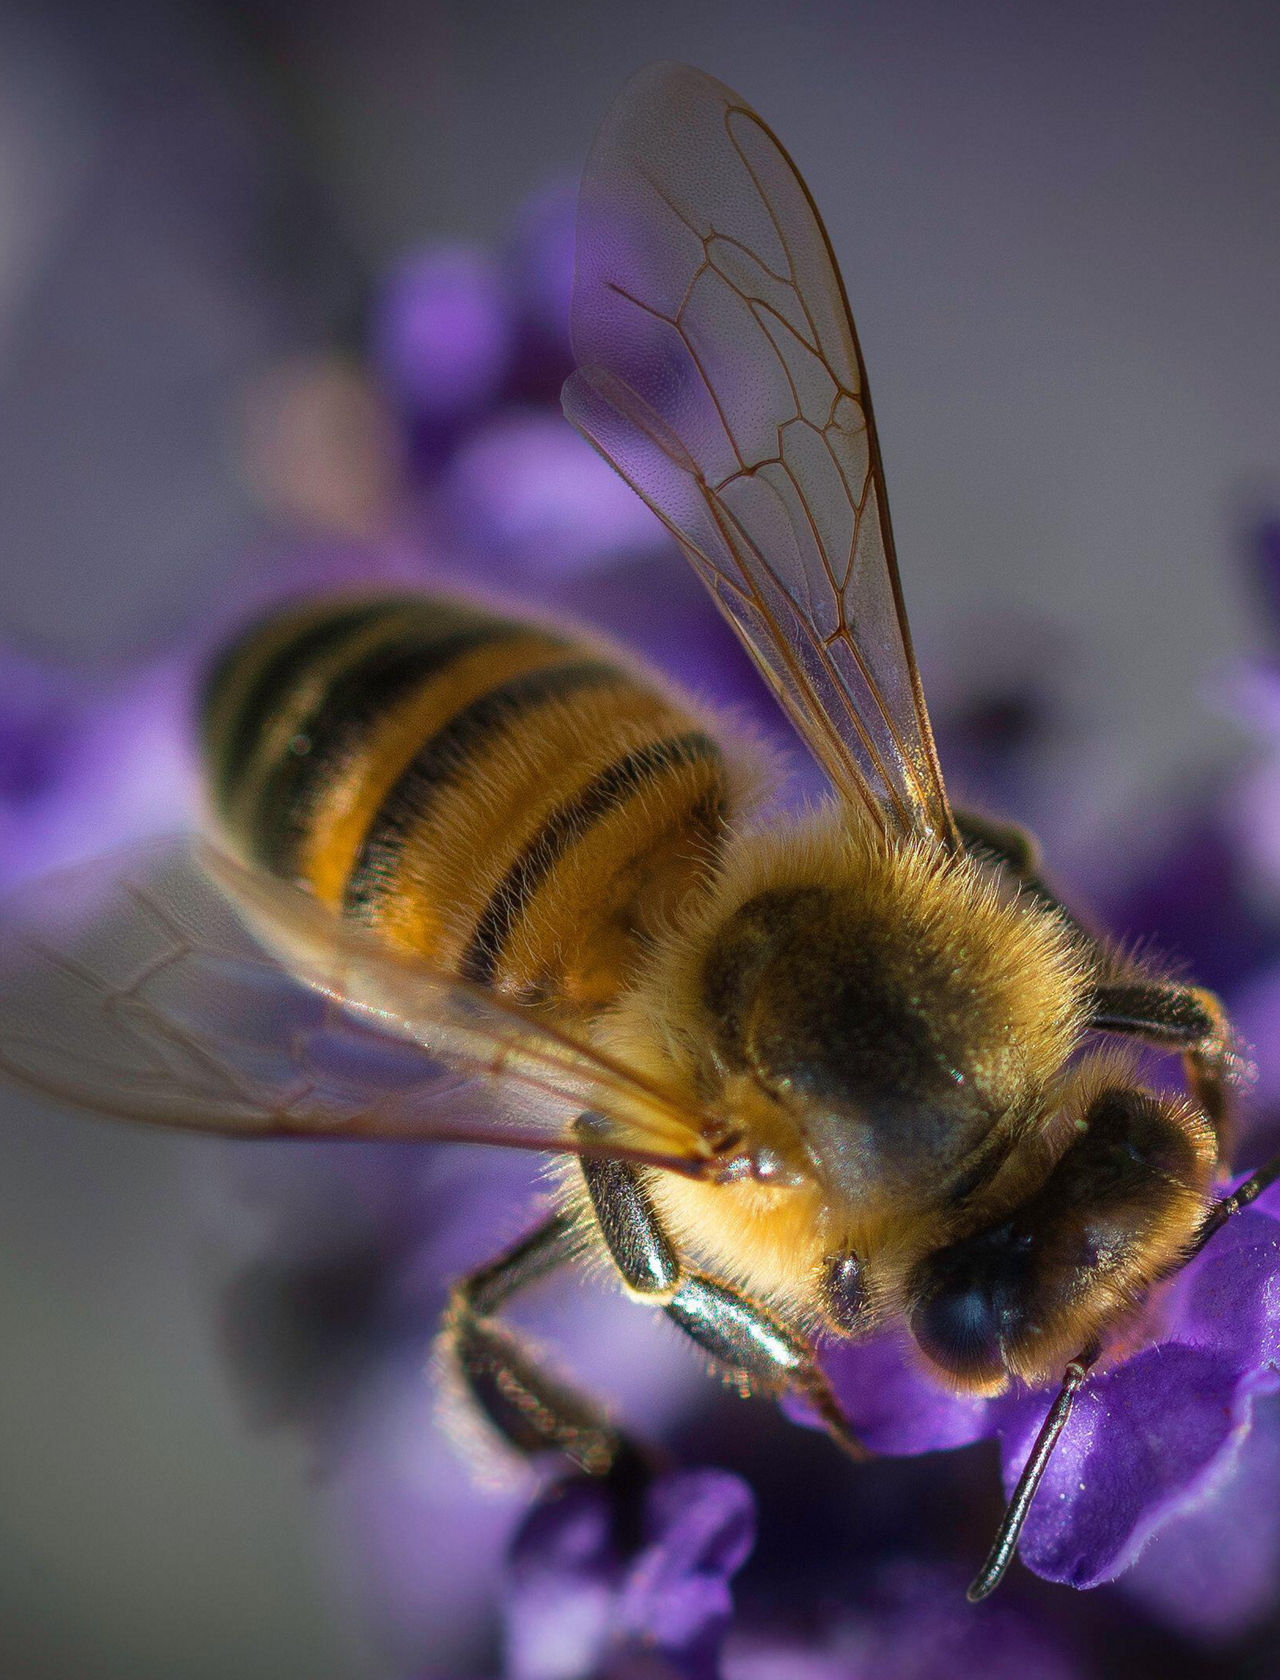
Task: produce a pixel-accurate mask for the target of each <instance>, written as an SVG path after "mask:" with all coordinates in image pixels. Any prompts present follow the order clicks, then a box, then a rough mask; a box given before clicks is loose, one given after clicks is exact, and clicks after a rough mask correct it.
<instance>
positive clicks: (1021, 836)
mask: <svg viewBox="0 0 1280 1680" xmlns="http://www.w3.org/2000/svg"><path fill="white" fill-rule="evenodd" d="M955 821H956V827H957V829H959V831H960V838H961V839H962V840H963V841H964V843H965V847H966V849H967V850H968V851H970V852H975V853H976V854H977V855H978V856H979V857H984V856H985V857H987V858H989V859H992V860H994V861H995V862H996V863H1002V864H1003V865H1004V867H1005V868H1006V869H1007V870H1008V871H1009V873H1010V874H1011V875H1014V876H1015V877H1016V878H1017V879H1018V881H1020V882H1021V884H1022V887H1023V889H1024V890H1025V891H1026V892H1028V893H1030V895H1031V896H1032V898H1034V899H1036V900H1038V901H1039V902H1040V903H1041V904H1043V905H1044V907H1045V908H1046V909H1047V910H1053V911H1056V912H1057V914H1058V915H1059V916H1061V917H1062V918H1063V919H1064V920H1065V921H1066V922H1067V923H1068V924H1069V925H1070V926H1071V927H1072V928H1073V929H1074V930H1075V931H1076V932H1077V933H1078V934H1080V935H1081V936H1082V937H1083V938H1085V939H1087V940H1089V941H1090V943H1094V942H1095V937H1094V935H1093V934H1091V933H1090V932H1089V930H1088V929H1087V928H1086V927H1084V926H1083V924H1082V923H1081V922H1080V921H1078V920H1077V918H1076V917H1075V916H1074V915H1072V913H1071V911H1070V910H1068V908H1067V907H1066V905H1065V904H1064V903H1063V902H1062V900H1061V899H1060V898H1059V897H1058V895H1057V894H1056V893H1055V892H1054V891H1053V889H1052V888H1051V887H1048V886H1046V885H1045V883H1044V882H1043V881H1042V880H1041V879H1040V874H1039V870H1040V848H1039V846H1038V845H1037V844H1036V841H1035V838H1034V836H1032V835H1030V834H1028V833H1027V831H1026V829H1025V828H1019V827H1017V825H1016V824H1014V823H1001V822H994V821H993V820H992V819H991V818H990V817H979V816H976V815H974V813H973V812H971V811H957V812H955Z"/></svg>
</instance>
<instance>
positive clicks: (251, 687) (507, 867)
mask: <svg viewBox="0 0 1280 1680" xmlns="http://www.w3.org/2000/svg"><path fill="white" fill-rule="evenodd" d="M204 740H205V750H206V758H207V765H208V785H209V791H210V800H211V804H212V807H213V811H214V814H215V816H216V818H217V820H218V823H219V825H220V827H221V829H222V831H223V834H224V836H225V838H226V839H227V840H228V841H229V842H230V844H231V845H232V846H233V847H234V849H235V850H236V851H237V852H238V853H239V854H240V855H241V856H242V857H244V858H245V859H246V860H247V861H249V862H252V863H254V864H256V865H258V866H260V867H262V868H264V869H267V870H268V871H270V872H271V873H272V874H275V875H278V876H280V877H282V878H284V879H286V880H291V881H296V882H298V883H299V884H301V885H303V886H305V887H306V888H308V889H309V890H310V891H312V892H314V893H315V894H316V896H317V897H318V898H320V899H321V900H322V901H323V902H324V903H326V904H327V905H329V906H330V907H331V908H332V909H333V910H335V911H336V912H338V913H340V914H342V915H345V916H350V917H354V918H356V919H358V920H360V921H362V922H364V923H366V924H367V925H369V926H371V927H374V928H376V929H378V930H379V931H380V932H382V933H383V934H385V936H386V937H388V938H389V939H391V940H393V941H395V942H396V943H397V944H399V945H402V946H406V947H408V948H410V949H413V950H416V951H419V952H422V953H423V954H424V955H428V956H430V957H431V958H433V959H434V960H435V961H436V962H438V963H441V964H442V965H443V966H445V967H446V968H448V969H449V970H450V971H451V972H453V973H457V974H461V975H465V976H467V977H468V978H470V979H473V980H477V981H479V982H481V983H483V984H485V985H491V986H495V987H499V988H500V989H502V990H504V991H509V992H511V993H513V994H514V995H515V996H517V997H520V998H523V999H525V1000H527V1001H530V1002H546V1003H548V1004H550V1005H552V1006H553V1007H554V1006H561V1007H568V1008H570V1009H574V1010H582V1009H587V1010H590V1009H593V1008H595V1007H597V1006H598V1005H599V1004H600V1003H602V1002H604V1001H607V999H608V998H610V997H611V996H612V995H613V994H614V993H615V992H616V990H617V988H618V985H619V984H620V983H621V981H622V979H623V978H624V977H625V975H626V973H627V971H628V969H629V967H630V965H631V963H632V962H633V960H634V958H635V956H636V954H637V951H638V948H639V946H638V942H639V941H640V940H642V939H643V937H644V936H645V935H646V934H647V933H649V932H651V931H652V930H653V929H655V928H656V927H657V926H659V925H660V924H661V922H662V920H663V918H664V917H665V916H666V915H667V914H668V913H669V911H670V910H671V908H672V907H673V906H674V905H675V904H676V903H678V901H679V899H680V898H681V897H682V896H683V895H684V894H685V893H686V892H687V891H688V890H689V889H690V887H692V886H693V885H695V884H696V883H697V882H698V881H699V880H700V879H702V878H703V877H704V875H705V872H706V871H707V870H708V869H709V867H710V866H711V864H712V862H713V861H714V857H715V853H716V850H717V848H718V845H719V841H720V836H721V831H722V827H723V822H724V817H725V802H726V777H725V768H724V764H723V762H722V758H721V753H720V750H719V748H718V746H717V744H716V743H715V741H714V740H713V739H712V738H711V737H710V736H709V735H708V734H707V733H706V731H705V730H704V729H703V728H700V727H699V725H698V724H697V723H696V722H695V721H694V720H693V719H691V718H690V717H689V715H688V714H687V712H686V711H685V709H684V708H683V707H682V706H681V705H680V703H679V702H678V701H677V700H674V699H673V698H672V697H671V696H669V695H667V694H665V693H663V692H662V691H661V689H660V687H659V686H658V685H657V684H656V683H655V684H654V685H653V686H649V685H648V684H646V683H645V681H644V680H643V678H642V677H641V676H639V675H637V674H635V673H633V672H632V671H630V670H628V669H627V668H626V666H625V665H624V664H623V663H621V662H619V660H618V658H617V657H616V656H612V657H611V655H610V653H609V651H608V650H607V649H601V648H597V647H593V646H591V645H590V644H589V643H584V642H582V641H579V640H574V639H570V638H566V637H561V636H558V635H556V634H555V633H554V632H553V631H551V630H548V629H547V628H545V627H543V626H540V625H536V624H525V623H520V622H519V621H517V620H512V619H506V618H499V617H496V616H494V615H492V614H490V613H487V612H484V611H482V610H480V609H477V608H474V607H471V606H468V605H466V604H463V603H460V602H455V601H444V600H432V599H429V598H426V597H417V596H382V597H378V598H376V599H366V600H352V599H349V598H348V599H345V600H338V601H328V602H324V603H321V604H319V605H317V606H313V607H309V608H307V609H305V610H302V611H294V612H290V613H286V614H282V615H281V616H279V617H277V618H274V619H272V620H270V621H269V622H267V623H266V624H264V625H262V626H260V627H259V628H257V629H255V630H254V631H253V632H252V633H251V634H249V635H248V636H246V637H245V638H244V639H243V640H242V641H241V642H239V643H238V644H236V645H235V646H234V647H232V648H231V649H230V650H229V651H228V652H227V654H226V655H225V656H224V657H223V659H222V660H221V661H220V662H219V664H218V666H217V667H216V669H215V670H214V672H213V675H212V677H211V679H210V682H209V686H208V690H207V694H206V700H205V712H204Z"/></svg>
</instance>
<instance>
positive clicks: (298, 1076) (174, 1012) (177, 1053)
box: [0, 841, 708, 1175]
mask: <svg viewBox="0 0 1280 1680" xmlns="http://www.w3.org/2000/svg"><path fill="white" fill-rule="evenodd" d="M0 1072H3V1073H6V1074H8V1075H10V1076H12V1077H13V1078H16V1079H18V1080H21V1081H22V1082H24V1083H26V1084H28V1085H31V1086H34V1087H36V1088H38V1089H40V1090H42V1091H46V1092H49V1093H51V1094H53V1095H55V1096H57V1097H59V1098H62V1099H64V1100H66V1101H68V1102H73V1103H77V1104H80V1105H81V1106H84V1107H87V1108H91V1109H94V1110H96V1111H97V1112H99V1113H105V1114H111V1115H115V1116H118V1117H121V1118H125V1119H134V1120H145V1121H153V1122H157V1123H159V1124H164V1125H173V1126H186V1127H194V1128H198V1129H205V1130H214V1131H222V1132H231V1133H237V1134H241V1135H244V1136H282V1135H301V1136H311V1137H315V1136H330V1137H349V1138H355V1137H362V1138H406V1139H414V1138H442V1139H453V1140H455V1141H467V1142H478V1143H492V1144H498V1145H503V1146H507V1147H513V1148H526V1149H542V1150H567V1151H578V1150H580V1149H581V1148H583V1147H584V1146H583V1145H582V1144H580V1142H579V1141H578V1140H577V1139H576V1137H575V1135H574V1133H573V1130H572V1124H573V1121H574V1120H575V1118H576V1117H577V1116H578V1115H579V1114H581V1113H582V1112H584V1111H585V1110H593V1111H595V1112H598V1113H601V1114H604V1115H607V1116H610V1117H611V1118H613V1119H615V1120H617V1121H618V1122H619V1142H618V1143H617V1145H616V1146H615V1145H614V1143H613V1142H610V1144H609V1146H608V1153H610V1154H617V1155H623V1156H628V1157H633V1158H636V1159H640V1160H653V1161H657V1162H660V1163H661V1164H663V1165H670V1166H672V1167H675V1168H678V1169H679V1170H682V1171H687V1172H691V1173H693V1174H695V1175H696V1174H697V1173H698V1172H699V1171H701V1170H702V1168H701V1163H702V1161H703V1160H704V1158H705V1157H706V1156H707V1155H708V1149H707V1146H706V1144H705V1142H704V1141H703V1133H702V1130H701V1129H700V1122H699V1120H698V1118H697V1117H695V1116H691V1115H690V1114H688V1113H687V1112H686V1111H685V1110H684V1109H682V1108H681V1106H680V1105H679V1104H678V1103H676V1102H675V1101H673V1100H672V1099H671V1098H670V1097H669V1096H667V1095H666V1094H664V1093H662V1092H661V1091H658V1090H657V1089H655V1088H651V1087H650V1086H649V1085H648V1084H646V1083H645V1082H644V1081H643V1080H640V1079H639V1078H637V1077H636V1076H634V1075H632V1074H631V1073H630V1072H629V1071H628V1070H627V1069H625V1068H623V1067H621V1066H618V1065H615V1064H614V1063H612V1062H610V1061H609V1060H608V1059H607V1058H605V1057H603V1056H601V1055H599V1054H597V1053H596V1052H595V1051H593V1050H592V1049H591V1048H590V1047H589V1046H587V1045H585V1044H583V1043H580V1042H578V1041H576V1040H575V1039H573V1038H571V1037H569V1036H568V1035H565V1034H562V1033H560V1032H559V1031H557V1030H556V1029H554V1028H552V1027H549V1026H544V1025H542V1024H540V1023H538V1022H536V1021H534V1020H532V1019H530V1017H529V1016H528V1015H526V1014H525V1013H524V1012H523V1011H521V1010H519V1009H517V1008H515V1007H514V1006H512V1005H508V1004H507V1003H505V1002H504V1000H502V999H500V998H498V997H496V996H495V995H494V994H492V993H488V992H485V991H483V990H481V989H480V988H474V987H468V986H465V985H460V984H455V983H454V982H452V981H451V980H450V979H449V978H448V977H447V976H446V975H444V974H443V973H441V972H438V971H436V970H434V969H432V968H431V967H430V965H428V964H425V963H420V962H419V961H417V960H416V959H414V960H409V959H403V960H402V959H399V958H397V957H396V956H395V955H394V953H392V952H391V951H389V950H388V949H387V947H385V946H384V945H382V944H381V942H379V941H378V940H376V939H374V938H373V937H372V936H370V935H368V934H365V933H362V932H360V931H358V930H354V929H351V928H349V927H347V926H346V925H345V924H343V923H341V922H339V921H338V920H337V918H336V917H333V916H331V915H330V914H329V913H328V912H327V911H325V910H324V909H322V908H321V907H320V906H318V905H316V904H315V903H314V902H313V901H312V900H310V899H308V898H307V897H306V896H305V895H304V894H302V893H300V892H297V891H295V890H294V889H292V888H289V887H285V886H281V885H279V884H277V883H275V882H271V881H268V880H266V879H265V878H262V877H259V876H257V875H256V874H253V873H251V872H249V871H246V870H243V869H241V868H240V867H239V866H238V865H236V864H234V863H232V862H230V861H229V860H226V859H223V858H221V857H220V856H219V855H218V854H216V853H213V852H211V851H209V850H207V849H205V848H196V849H193V848H192V846H191V845H190V844H189V843H188V842H186V841H174V842H171V843H165V844H163V845H159V846H151V847H147V848H144V849H142V850H141V851H138V852H135V853H133V854H131V855H128V856H126V857H116V858H113V859H103V860H101V861H99V862H97V863H95V864H92V865H86V866H84V867H82V868H79V869H73V870H69V871H66V872H63V873H60V874H58V875H54V876H51V877H49V878H47V879H45V880H43V881H39V882H36V883H34V884H33V885H30V886H28V887H26V888H25V889H22V890H21V891H20V892H19V893H18V894H17V895H16V896H15V897H13V898H11V899H10V900H9V901H7V902H6V903H5V904H4V905H3V907H0ZM586 1147H597V1146H596V1145H590V1146H586Z"/></svg>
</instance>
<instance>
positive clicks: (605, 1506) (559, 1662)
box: [505, 1470, 755, 1680]
mask: <svg viewBox="0 0 1280 1680" xmlns="http://www.w3.org/2000/svg"><path fill="white" fill-rule="evenodd" d="M640 1503H641V1509H640V1511H639V1513H638V1528H639V1533H638V1534H637V1535H627V1534H625V1532H623V1533H620V1532H619V1529H620V1522H619V1518H620V1516H621V1517H622V1518H624V1519H625V1517H626V1515H627V1512H626V1502H624V1501H620V1500H619V1499H617V1498H616V1497H615V1496H613V1494H612V1490H611V1489H609V1488H608V1487H603V1486H600V1485H599V1484H594V1485H593V1484H590V1483H587V1482H584V1481H573V1482H568V1483H562V1484H560V1485H559V1486H558V1487H555V1488H553V1489H552V1490H551V1491H550V1493H549V1494H547V1495H546V1496H544V1498H543V1499H542V1500H541V1501H540V1502H539V1504H538V1505H536V1506H535V1507H534V1509H533V1510H532V1511H531V1512H530V1514H529V1516H528V1517H527V1518H526V1519H525V1521H524V1523H523V1524H522V1526H521V1528H520V1531H519V1533H518V1534H517V1536H516V1539H515V1543H514V1545H513V1547H512V1552H511V1563H510V1586H509V1589H508V1602H507V1632H506V1654H507V1660H506V1667H505V1674H506V1677H507V1680H586V1677H591V1680H611V1677H616V1680H624V1677H629V1676H634V1677H635V1680H640V1677H641V1676H644V1675H652V1676H653V1677H654V1680H657V1677H658V1676H662V1675H666V1676H671V1677H672V1680H674V1677H676V1676H680V1677H682V1680H715V1677H716V1676H717V1675H718V1674H719V1673H720V1667H719V1662H718V1655H719V1649H720V1644H721V1641H722V1639H723V1637H724V1634H725V1631H726V1629H727V1627H728V1625H729V1618H730V1614H731V1611H732V1598H731V1596H730V1592H729V1582H730V1580H731V1578H732V1577H733V1576H734V1575H735V1574H736V1573H737V1571H738V1570H739V1568H741V1566H742V1564H743V1563H744V1562H745V1561H746V1559H747V1557H748V1555H749V1554H750V1552H751V1547H752V1544H753V1541H754V1538H755V1506H754V1501H753V1500H752V1497H751V1493H750V1490H749V1489H748V1488H747V1486H746V1485H745V1483H743V1482H742V1481H740V1480H739V1479H738V1478H737V1477H736V1476H730V1475H727V1474H725V1473H724V1472H723V1471H718V1470H694V1471H686V1472H683V1473H681V1474H677V1475H671V1476H665V1477H663V1478H661V1479H660V1480H658V1481H656V1482H655V1483H653V1484H652V1486H650V1487H648V1488H647V1489H646V1490H645V1491H644V1493H643V1495H642V1496H640ZM620 1507H621V1509H620Z"/></svg>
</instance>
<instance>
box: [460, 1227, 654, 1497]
mask: <svg viewBox="0 0 1280 1680" xmlns="http://www.w3.org/2000/svg"><path fill="white" fill-rule="evenodd" d="M581 1247H582V1238H581V1231H580V1229H579V1226H578V1222H577V1221H576V1220H575V1219H574V1218H573V1217H572V1216H571V1215H569V1214H565V1213H555V1214H552V1216H551V1217H550V1218H549V1219H547V1220H545V1221H544V1222H543V1224H541V1225H539V1226H538V1228H537V1229H536V1230H535V1231H533V1232H531V1233H530V1234H529V1235H528V1236H527V1237H525V1238H524V1239H523V1240H522V1241H520V1242H518V1243H516V1245H515V1246H514V1247H513V1248H510V1249H508V1250H507V1252H506V1253H505V1254H502V1255H500V1256H499V1257H498V1259H496V1260H494V1261H492V1262H491V1263H490V1264H489V1265H487V1266H482V1267H480V1268H479V1270H477V1271H474V1272H471V1273H470V1274H469V1275H468V1276H466V1277H464V1278H460V1279H459V1280H458V1282H457V1283H455V1284H454V1286H453V1289H452V1291H451V1293H450V1298H449V1306H448V1310H447V1312H446V1314H445V1321H444V1330H443V1335H442V1342H443V1350H444V1353H445V1356H446V1357H447V1358H448V1359H450V1360H451V1361H452V1363H453V1365H454V1367H455V1369H456V1370H457V1372H458V1374H459V1375H460V1377H461V1378H462V1381H463V1383H464V1385H465V1387H466V1389H467V1391H468V1393H469V1394H470V1397H471V1399H472V1400H473V1401H474V1402H475V1404H476V1405H477V1407H478V1408H479V1409H480V1411H481V1413H482V1414H483V1416H484V1417H485V1418H486V1419H487V1420H488V1421H489V1423H490V1424H492V1426H493V1427H494V1428H495V1429H496V1430H497V1431H498V1433H499V1434H500V1435H501V1436H502V1437H503V1439H504V1440H505V1441H506V1442H507V1443H508V1444H509V1445H510V1446H512V1447H514V1448H515V1449H516V1450H517V1451H519V1452H521V1453H524V1454H527V1455H532V1454H534V1453H539V1452H545V1451H549V1450H556V1451H559V1452H562V1453H564V1454H565V1455H566V1456H567V1457H568V1458H570V1459H572V1460H573V1461H574V1463H575V1464H577V1465H579V1466H580V1467H581V1468H582V1469H583V1470H585V1471H587V1472H588V1473H589V1474H591V1475H595V1476H599V1475H604V1474H606V1473H610V1472H612V1473H615V1474H620V1475H621V1474H623V1466H624V1465H631V1464H635V1465H639V1463H640V1461H641V1455H640V1453H639V1451H638V1449H636V1448H634V1447H633V1446H632V1445H631V1443H630V1442H629V1441H628V1440H627V1438H626V1437H625V1436H624V1435H623V1434H622V1433H621V1432H620V1431H619V1430H617V1429H615V1428H614V1427H613V1425H612V1424H610V1423H609V1422H608V1421H607V1419H606V1418H605V1417H604V1415H603V1413H602V1412H601V1411H600V1410H599V1408H598V1407H596V1406H595V1405H593V1404H592V1403H591V1402H590V1401H589V1400H587V1399H585V1398H584V1397H583V1396H582V1395H580V1394H578V1393H576V1392H575V1391H574V1390H573V1389H572V1388H570V1387H568V1385H567V1384H565V1383H563V1382H562V1381H561V1380H560V1379H559V1378H557V1377H555V1376H552V1375H551V1374H550V1373H549V1372H547V1371H545V1370H544V1369H543V1368H542V1367H541V1365H540V1364H539V1363H538V1360H537V1358H536V1357H535V1355H534V1354H533V1353H532V1351H531V1350H530V1349H529V1348H528V1347H527V1346H526V1345H525V1343H524V1342H523V1341H522V1340H521V1338H520V1337H519V1336H518V1335H516V1334H515V1333H514V1332H513V1331H511V1330H508V1329H507V1328H505V1326H503V1325H501V1324H499V1323H498V1322H497V1321H496V1318H495V1316H494V1315H495V1314H496V1313H497V1311H498V1309H499V1308H500V1307H501V1306H502V1305H503V1304H504V1302H506V1301H508V1300H509V1299H510V1298H511V1296H512V1295H514V1294H515V1293H516V1292H517V1291H518V1290H520V1289H523V1288H525V1287H526V1285H528V1284H531V1283H534V1282H536V1281H537V1280H538V1279H539V1278H542V1277H545V1276H546V1275H547V1273H548V1272H551V1271H554V1270H555V1269H556V1268H557V1267H559V1266H561V1265H564V1264H565V1263H566V1262H567V1261H570V1260H573V1259H574V1258H576V1256H577V1255H578V1254H579V1253H580V1251H581Z"/></svg>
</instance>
